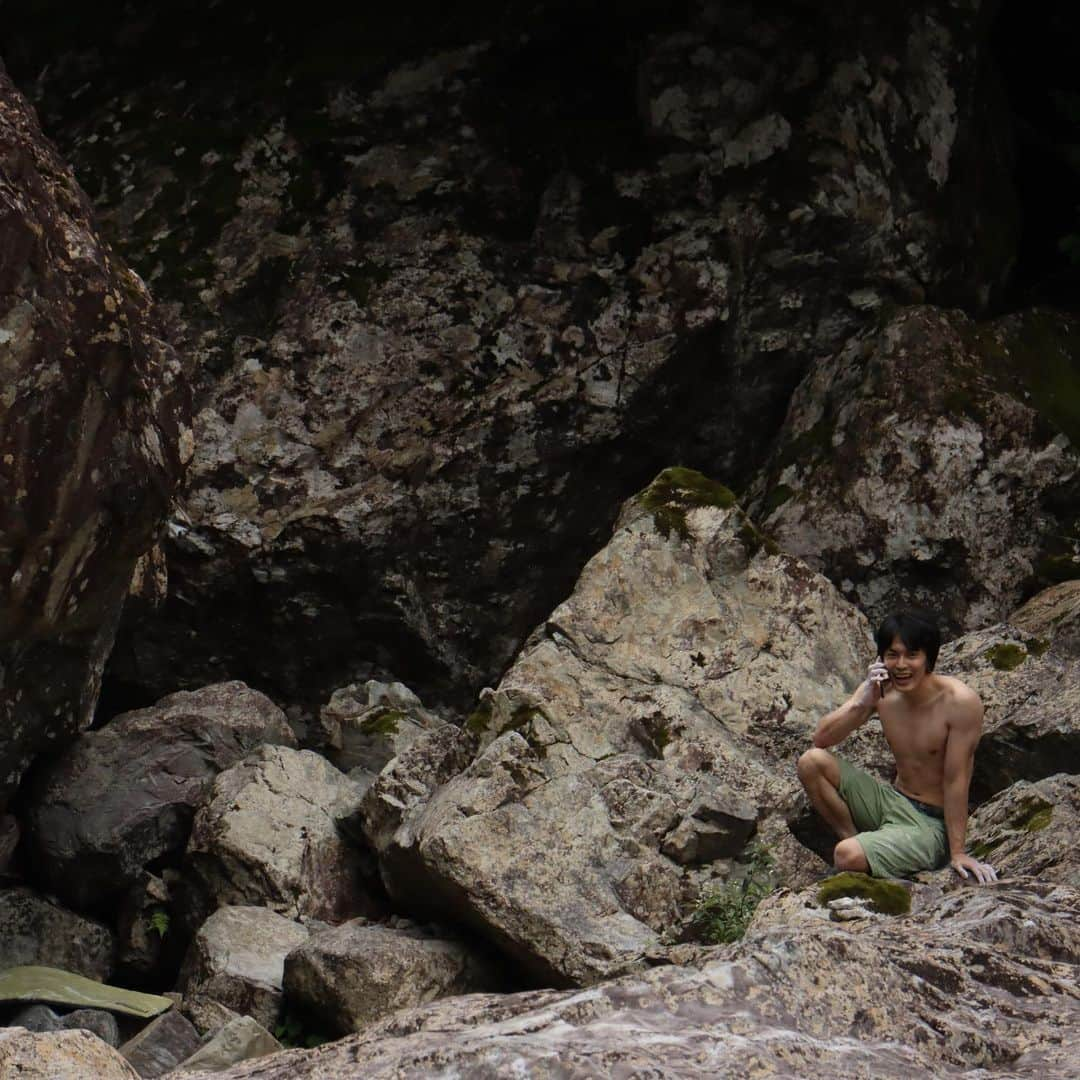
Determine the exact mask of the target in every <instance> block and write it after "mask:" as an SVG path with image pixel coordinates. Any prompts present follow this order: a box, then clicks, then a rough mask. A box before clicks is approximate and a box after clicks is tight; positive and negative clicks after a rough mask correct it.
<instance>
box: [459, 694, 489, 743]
mask: <svg viewBox="0 0 1080 1080" xmlns="http://www.w3.org/2000/svg"><path fill="white" fill-rule="evenodd" d="M490 725H491V702H490V701H481V702H480V704H479V705H477V706H476V708H475V709H473V711H472V712H471V713H469V715H468V716H467V717H465V730H466V731H469V732H472V734H473V735H483V734H484V732H485V731H487V729H488V727H489V726H490Z"/></svg>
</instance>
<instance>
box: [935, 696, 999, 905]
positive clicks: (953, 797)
mask: <svg viewBox="0 0 1080 1080" xmlns="http://www.w3.org/2000/svg"><path fill="white" fill-rule="evenodd" d="M982 720H983V707H982V702H981V701H980V700H979V698H978V695H977V694H975V693H974V692H972V691H970V690H968V691H966V692H965V693H964V694H963V696H962V697H961V698H960V700H959V701H957V703H956V708H955V711H954V713H953V715H952V716H951V717H950V718H949V721H948V727H949V734H948V737H947V740H946V743H945V776H944V784H945V831H946V833H947V834H948V837H949V864H950V865H951V866H952V868H953V869H954V870H955V871H956V872H957V873H958V874H959V875H960V876H961V877H963V878H966V877H968V874H969V871H970V873H971V874H973V875H974V876H975V879H976V880H977V881H979V882H980V883H982V884H986V883H987V882H990V881H997V873H996V872H995V871H994V868H993V867H992V866H990V865H988V864H986V863H981V862H978V861H977V860H976V859H973V858H972V857H971V856H970V855H968V854H966V853H965V851H964V839H965V837H966V836H967V819H968V789H969V788H970V787H971V772H972V769H973V768H974V765H975V747H976V746H978V744H979V735H980V734H981V733H982Z"/></svg>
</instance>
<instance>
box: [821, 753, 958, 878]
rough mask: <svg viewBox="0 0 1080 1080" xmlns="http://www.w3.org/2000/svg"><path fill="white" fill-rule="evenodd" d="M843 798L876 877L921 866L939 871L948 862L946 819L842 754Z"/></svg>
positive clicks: (902, 874) (913, 870)
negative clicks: (926, 811) (921, 807)
mask: <svg viewBox="0 0 1080 1080" xmlns="http://www.w3.org/2000/svg"><path fill="white" fill-rule="evenodd" d="M836 761H837V764H838V765H839V766H840V787H839V788H838V789H837V790H838V791H839V792H840V798H841V799H843V800H844V802H845V803H847V808H848V809H849V810H850V811H851V817H852V820H853V821H854V822H855V828H856V829H858V830H859V832H858V835H857V836H856V837H855V839H856V840H858V841H859V844H860V846H861V847H862V849H863V852H864V853H865V854H866V861H867V862H868V863H869V864H870V873H871V874H873V875H874V877H906V876H907V875H908V874H914V873H916V872H917V871H919V870H936V869H937V868H938V867H940V866H944V865H945V864H946V863H947V862H948V861H949V838H948V834H947V833H946V832H945V822H944V821H943V820H941V818H935V817H931V816H930V815H929V814H924V813H923V812H922V811H921V810H916V809H915V807H914V806H912V805H911V803H910V802H908V800H907V799H906V798H905V797H904V796H903V795H901V794H900V792H899V791H897V790H896V789H895V788H892V787H889V785H888V784H883V783H881V781H880V780H875V779H874V777H872V776H871V775H870V774H869V773H866V772H863V771H862V769H857V768H855V766H854V765H851V764H849V763H848V762H846V761H845V760H844V759H843V758H840V757H838V758H837V759H836Z"/></svg>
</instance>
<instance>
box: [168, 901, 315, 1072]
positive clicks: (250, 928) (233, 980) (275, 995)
mask: <svg viewBox="0 0 1080 1080" xmlns="http://www.w3.org/2000/svg"><path fill="white" fill-rule="evenodd" d="M309 934H310V931H309V930H308V928H307V927H306V926H303V925H301V924H300V923H298V922H294V921H293V920H291V919H286V918H285V917H284V916H283V915H278V914H277V913H276V912H273V911H270V910H269V909H268V908H262V907H239V906H237V907H222V908H218V910H217V911H215V912H214V914H213V915H211V916H210V918H209V919H207V920H206V922H205V923H203V925H202V926H201V927H200V928H199V930H198V932H197V933H196V935H195V938H194V940H193V941H192V943H191V947H190V949H189V950H188V955H187V958H186V959H185V961H184V969H183V971H182V972H181V975H180V985H181V987H182V988H183V992H184V1010H185V1012H188V1013H192V1014H194V1015H196V1016H198V1014H199V1012H200V1008H201V1003H202V1002H204V1001H210V1002H217V1003H218V1004H220V1005H224V1006H225V1007H226V1008H227V1009H230V1010H232V1011H233V1012H235V1013H239V1014H241V1015H243V1016H251V1017H253V1018H254V1019H255V1020H257V1021H258V1022H259V1023H260V1024H262V1026H263V1027H265V1028H270V1029H271V1030H272V1029H273V1028H274V1026H275V1024H276V1023H277V1020H278V1016H279V1014H280V1012H281V1001H282V972H283V969H284V964H285V957H286V956H287V955H288V954H289V953H290V952H291V951H292V950H293V949H296V948H298V947H299V946H301V945H303V944H304V942H305V941H307V939H308V936H309ZM188 1053H192V1051H188ZM185 1056H186V1055H185Z"/></svg>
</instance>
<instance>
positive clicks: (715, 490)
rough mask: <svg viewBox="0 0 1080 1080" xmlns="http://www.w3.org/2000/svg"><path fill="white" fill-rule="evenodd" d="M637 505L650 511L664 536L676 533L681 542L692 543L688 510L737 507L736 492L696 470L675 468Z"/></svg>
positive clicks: (658, 478) (653, 486) (654, 483)
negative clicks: (689, 541) (687, 516)
mask: <svg viewBox="0 0 1080 1080" xmlns="http://www.w3.org/2000/svg"><path fill="white" fill-rule="evenodd" d="M638 502H639V503H640V504H641V505H642V507H644V508H645V509H646V510H649V511H651V513H652V516H653V524H655V526H656V529H657V531H658V532H659V533H660V535H661V536H663V537H665V538H667V537H669V536H670V535H671V533H672V532H673V531H674V532H675V533H676V534H677V535H678V536H679V538H680V539H682V540H689V539H690V529H689V526H688V525H687V523H686V514H687V511H689V510H692V509H694V508H695V507H699V506H716V507H719V508H720V509H722V510H728V509H730V508H731V507H733V506H734V505H735V493H734V492H733V491H732V490H731V489H730V488H726V487H724V485H723V484H718V483H717V482H716V481H715V480H710V479H709V478H708V477H707V476H705V475H704V474H703V473H699V472H697V471H696V470H694V469H685V468H682V467H681V466H672V467H671V468H670V469H665V470H664V471H663V472H662V473H660V475H659V476H658V477H657V478H656V479H655V480H654V481H653V482H652V483H651V484H650V485H649V486H648V487H647V488H646V489H645V490H644V491H642V492H641V493H640V494H639V495H638Z"/></svg>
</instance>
